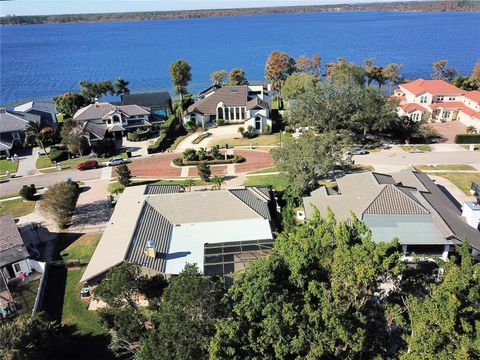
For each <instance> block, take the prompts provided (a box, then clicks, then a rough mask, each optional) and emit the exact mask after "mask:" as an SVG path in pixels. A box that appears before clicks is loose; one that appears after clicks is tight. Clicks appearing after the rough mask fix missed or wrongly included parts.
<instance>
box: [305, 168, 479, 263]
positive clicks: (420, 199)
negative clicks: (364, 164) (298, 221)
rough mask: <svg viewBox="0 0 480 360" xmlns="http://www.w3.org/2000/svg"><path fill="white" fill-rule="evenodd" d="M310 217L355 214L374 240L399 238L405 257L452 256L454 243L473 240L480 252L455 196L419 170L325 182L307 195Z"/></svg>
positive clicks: (475, 250)
mask: <svg viewBox="0 0 480 360" xmlns="http://www.w3.org/2000/svg"><path fill="white" fill-rule="evenodd" d="M303 203H304V207H305V215H306V218H311V217H312V216H313V213H314V211H315V210H314V209H315V208H316V209H318V211H319V212H320V214H321V215H322V216H327V214H328V211H329V210H328V209H330V210H331V211H332V212H333V214H334V215H335V218H336V219H337V220H349V219H350V218H351V214H352V213H353V214H355V216H356V217H357V218H358V219H360V220H362V221H363V222H364V223H365V224H366V225H367V226H368V227H369V228H370V229H371V230H372V240H373V241H376V242H381V241H390V240H392V239H393V238H397V239H398V241H399V243H400V245H401V246H402V250H403V252H404V255H405V259H406V260H407V261H408V260H411V258H410V255H411V254H413V253H415V254H417V255H425V256H430V255H436V256H440V257H442V258H443V259H447V257H448V253H449V251H450V248H451V246H454V245H458V244H460V243H461V241H462V240H463V239H467V240H468V242H469V243H470V245H471V248H472V253H473V255H474V256H477V257H478V256H479V254H480V232H479V231H478V230H477V229H474V228H472V227H470V226H469V225H468V224H467V223H466V221H465V219H463V218H462V215H461V212H460V209H458V208H457V207H456V206H455V204H454V203H452V201H451V200H450V199H449V197H448V196H447V195H446V194H445V193H444V192H443V191H442V190H441V189H440V188H439V187H438V186H437V185H436V184H435V183H434V182H433V181H432V180H431V179H430V178H429V177H428V176H427V175H425V174H424V173H422V172H421V171H419V170H412V169H409V170H403V171H400V172H397V173H393V174H390V175H386V174H379V173H375V172H366V173H359V174H350V175H346V176H345V177H342V178H339V179H337V187H336V188H327V187H325V186H322V187H320V188H318V189H317V190H315V191H313V192H312V193H311V194H310V196H308V197H305V198H304V199H303Z"/></svg>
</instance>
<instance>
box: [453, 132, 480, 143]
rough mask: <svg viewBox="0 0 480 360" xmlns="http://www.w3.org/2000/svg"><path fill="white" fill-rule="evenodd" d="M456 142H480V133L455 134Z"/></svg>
mask: <svg viewBox="0 0 480 360" xmlns="http://www.w3.org/2000/svg"><path fill="white" fill-rule="evenodd" d="M454 142H455V144H480V134H458V135H455V140H454Z"/></svg>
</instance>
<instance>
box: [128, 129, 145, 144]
mask: <svg viewBox="0 0 480 360" xmlns="http://www.w3.org/2000/svg"><path fill="white" fill-rule="evenodd" d="M149 137H150V129H147V130H143V131H138V130H137V131H132V132H129V133H127V140H128V141H143V140H147V139H148V138H149Z"/></svg>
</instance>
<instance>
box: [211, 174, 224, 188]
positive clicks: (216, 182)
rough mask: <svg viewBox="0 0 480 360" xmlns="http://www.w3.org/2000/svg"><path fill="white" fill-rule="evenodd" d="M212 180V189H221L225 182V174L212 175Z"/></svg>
mask: <svg viewBox="0 0 480 360" xmlns="http://www.w3.org/2000/svg"><path fill="white" fill-rule="evenodd" d="M210 182H211V183H212V190H220V189H221V188H222V185H223V184H225V178H224V177H223V176H218V175H215V176H212V178H211V179H210Z"/></svg>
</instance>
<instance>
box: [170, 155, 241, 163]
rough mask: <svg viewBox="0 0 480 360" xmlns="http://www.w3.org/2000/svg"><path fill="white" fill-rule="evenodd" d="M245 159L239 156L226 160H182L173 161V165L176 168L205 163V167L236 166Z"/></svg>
mask: <svg viewBox="0 0 480 360" xmlns="http://www.w3.org/2000/svg"><path fill="white" fill-rule="evenodd" d="M244 161H245V158H244V157H243V156H240V155H235V156H234V157H233V158H230V159H227V160H218V159H215V160H195V161H187V160H183V159H182V158H176V159H173V163H174V164H175V165H177V166H191V165H198V164H202V163H205V164H207V165H223V164H238V163H241V162H244Z"/></svg>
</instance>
